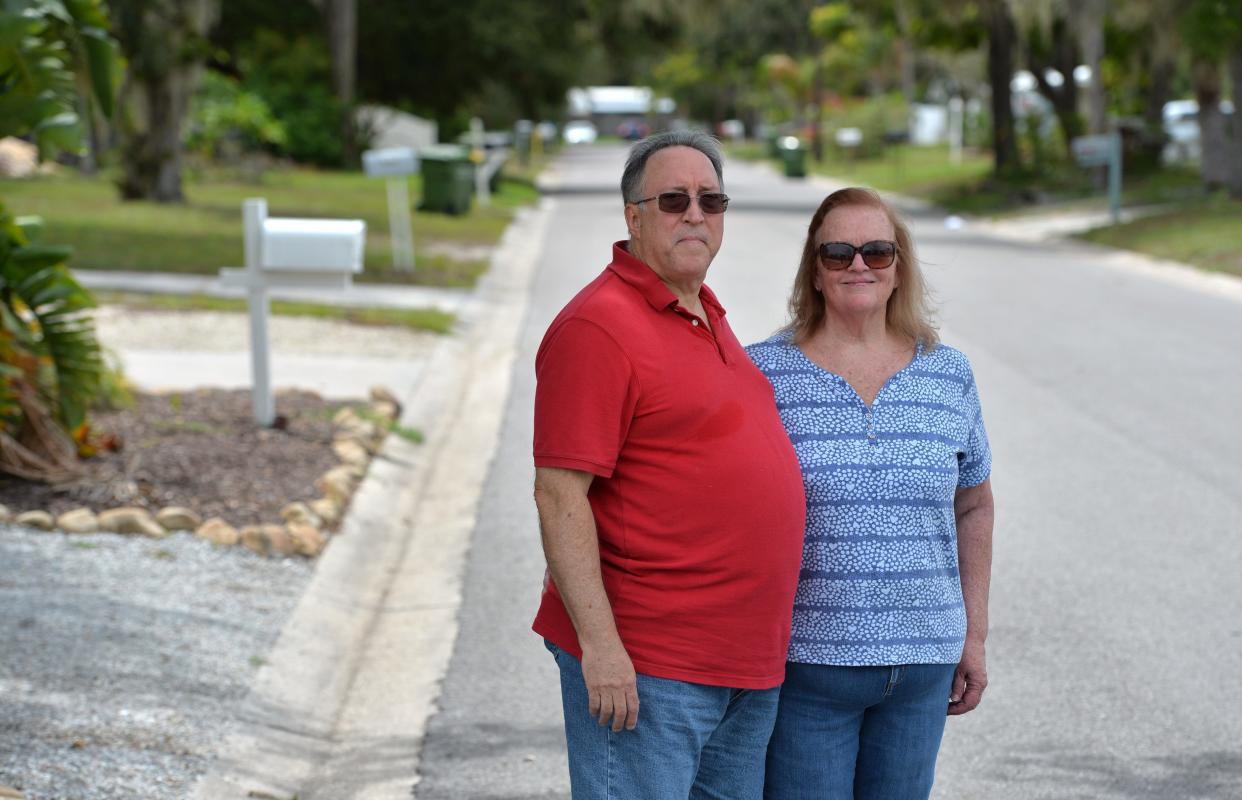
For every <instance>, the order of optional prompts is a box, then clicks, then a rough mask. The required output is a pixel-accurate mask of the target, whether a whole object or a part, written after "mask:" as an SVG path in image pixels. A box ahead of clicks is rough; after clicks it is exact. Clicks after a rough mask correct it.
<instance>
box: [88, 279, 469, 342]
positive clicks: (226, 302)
mask: <svg viewBox="0 0 1242 800" xmlns="http://www.w3.org/2000/svg"><path fill="white" fill-rule="evenodd" d="M91 295H92V296H93V297H94V298H95V300H96V302H98V303H99V304H100V305H113V306H125V307H126V308H135V309H145V310H155V311H236V312H239V313H241V312H245V311H246V310H247V309H248V306H247V304H246V301H245V300H242V299H240V298H232V297H212V296H210V295H202V294H193V295H169V294H134V293H130V292H112V291H104V290H100V291H94V292H92V293H91ZM271 309H272V313H273V314H280V315H284V316H289V317H320V318H327V319H338V320H344V321H346V322H352V323H354V324H357V325H392V326H397V327H403V328H411V329H413V330H421V331H432V332H434V333H448V332H449V331H450V330H451V329H452V327H453V323H454V322H455V321H456V317H455V316H454V315H452V314H449V313H448V312H445V311H440V310H439V309H435V308H347V307H342V306H325V305H319V304H317V303H295V302H289V301H286V300H272V301H271Z"/></svg>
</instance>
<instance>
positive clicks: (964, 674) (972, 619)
mask: <svg viewBox="0 0 1242 800" xmlns="http://www.w3.org/2000/svg"><path fill="white" fill-rule="evenodd" d="M953 513H954V516H956V517H957V561H958V570H959V573H960V575H961V580H962V599H963V600H964V601H965V604H966V647H965V649H964V650H963V651H962V660H961V663H959V664H958V665H957V674H956V675H955V676H954V677H953V691H952V693H951V694H950V696H949V713H950V714H965V713H966V712H967V711H971V710H973V709H974V708H975V706H977V705H979V701H980V700H981V699H982V697H983V690H984V689H985V688H987V685H988V673H987V664H986V661H987V659H986V656H985V654H984V642H985V641H986V640H987V638H988V590H989V587H990V584H991V580H992V520H993V516H994V510H993V505H992V480H991V479H990V478H989V479H987V480H985V481H983V483H980V484H979V485H977V486H971V487H970V488H967V489H959V490H958V491H957V495H956V496H955V497H954V498H953Z"/></svg>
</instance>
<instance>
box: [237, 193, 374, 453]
mask: <svg viewBox="0 0 1242 800" xmlns="http://www.w3.org/2000/svg"><path fill="white" fill-rule="evenodd" d="M242 230H243V233H244V237H245V255H246V266H245V267H244V268H242V269H237V268H234V267H224V268H223V269H221V270H220V282H221V283H222V284H223V285H225V286H240V287H243V288H245V289H246V294H247V297H248V299H249V305H250V367H251V375H252V377H253V382H254V386H253V388H252V393H251V403H252V406H253V409H254V419H255V422H257V423H258V424H259V425H262V426H263V427H268V428H270V427H271V426H272V424H273V423H274V422H275V421H276V404H275V401H274V400H273V398H272V380H271V357H270V355H271V354H270V349H269V346H268V333H267V317H268V313H269V310H270V308H269V307H270V298H269V295H268V292H269V290H270V289H272V288H277V287H296V288H321V289H348V288H349V287H350V285H351V284H352V282H353V276H354V275H356V274H357V273H359V272H361V271H362V253H363V247H364V246H365V244H366V231H367V225H366V223H365V222H364V221H362V220H360V219H281V218H275V219H269V218H268V216H267V201H266V200H264V199H262V198H251V199H249V200H246V201H245V202H243V203H242Z"/></svg>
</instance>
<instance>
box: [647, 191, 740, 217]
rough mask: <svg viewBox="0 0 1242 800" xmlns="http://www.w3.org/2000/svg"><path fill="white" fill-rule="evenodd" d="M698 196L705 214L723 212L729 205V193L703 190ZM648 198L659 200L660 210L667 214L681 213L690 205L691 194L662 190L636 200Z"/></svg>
mask: <svg viewBox="0 0 1242 800" xmlns="http://www.w3.org/2000/svg"><path fill="white" fill-rule="evenodd" d="M698 197H699V208H701V209H703V213H704V214H723V213H724V212H725V209H726V208H728V207H729V195H727V194H724V193H723V192H703V194H701V195H699V196H698ZM648 200H659V201H660V210H661V211H663V212H664V213H666V214H681V213H683V212H685V210H686V209H687V208H689V207H690V195H688V194H686V193H685V192H660V193H659V194H657V195H653V196H651V197H644V198H643V199H642V200H635V201H634V202H635V203H645V202H647V201H648Z"/></svg>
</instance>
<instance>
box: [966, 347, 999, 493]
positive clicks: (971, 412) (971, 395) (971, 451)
mask: <svg viewBox="0 0 1242 800" xmlns="http://www.w3.org/2000/svg"><path fill="white" fill-rule="evenodd" d="M966 378H967V383H966V392H965V394H964V395H963V396H962V405H963V409H962V410H963V412H964V413H965V414H966V419H967V420H969V428H968V429H967V440H966V452H964V453H961V454H959V455H958V465H957V487H958V488H959V489H969V488H970V487H972V486H978V485H979V484H981V483H983V482H984V481H985V480H987V477H988V475H990V474H991V473H992V448H991V447H990V446H989V444H988V432H987V429H986V428H984V426H983V408H982V406H981V405H980V403H979V389H978V386H977V385H976V384H975V376H974V374H973V373H972V372H971V371H970V367H969V366H967V367H966Z"/></svg>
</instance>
